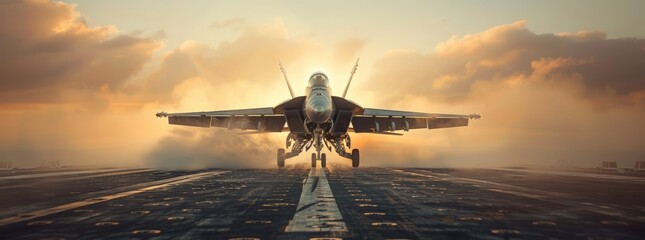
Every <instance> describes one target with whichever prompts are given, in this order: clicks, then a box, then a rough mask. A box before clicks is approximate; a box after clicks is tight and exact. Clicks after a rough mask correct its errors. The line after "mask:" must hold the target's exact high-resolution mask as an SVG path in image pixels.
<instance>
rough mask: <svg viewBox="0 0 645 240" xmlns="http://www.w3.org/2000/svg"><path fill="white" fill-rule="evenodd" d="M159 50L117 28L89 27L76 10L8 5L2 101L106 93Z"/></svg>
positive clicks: (0, 34)
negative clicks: (106, 89) (120, 31)
mask: <svg viewBox="0 0 645 240" xmlns="http://www.w3.org/2000/svg"><path fill="white" fill-rule="evenodd" d="M21 23H25V24H21ZM160 46H161V43H160V42H158V41H156V40H152V39H149V38H145V37H139V36H134V35H126V34H120V33H118V31H117V30H116V29H115V28H114V27H112V26H101V27H95V28H92V27H89V26H87V24H86V23H85V22H84V20H83V19H82V18H81V17H80V14H79V13H78V12H76V11H75V9H74V6H73V5H69V4H65V3H60V2H51V1H35V0H33V1H3V2H2V3H0V52H2V54H1V55H0V83H1V84H0V85H1V86H0V102H31V103H44V102H48V103H51V102H68V101H78V100H81V99H82V98H84V97H87V95H91V94H94V93H97V92H99V91H100V90H101V88H103V89H105V88H109V89H112V90H119V89H121V88H122V87H123V85H124V83H125V82H126V81H127V80H128V79H129V78H130V77H132V76H133V75H134V74H136V73H137V72H138V71H139V70H140V69H141V68H142V66H143V65H144V64H145V63H147V62H148V61H149V60H150V57H151V54H152V53H153V52H154V51H155V50H156V49H158V48H159V47H160ZM72 95H83V96H80V97H71V96H72ZM70 98H72V99H70Z"/></svg>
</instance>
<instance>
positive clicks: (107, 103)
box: [0, 0, 645, 168]
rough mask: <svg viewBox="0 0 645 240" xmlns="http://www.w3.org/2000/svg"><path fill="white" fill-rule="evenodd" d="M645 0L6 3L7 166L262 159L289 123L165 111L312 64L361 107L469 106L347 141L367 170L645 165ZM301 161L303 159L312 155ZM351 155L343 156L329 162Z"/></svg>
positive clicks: (204, 102)
mask: <svg viewBox="0 0 645 240" xmlns="http://www.w3.org/2000/svg"><path fill="white" fill-rule="evenodd" d="M642 9H645V4H644V3H643V2H642V1H619V2H610V1H565V2H562V1H404V2H394V1H369V3H368V2H364V1H349V2H347V1H325V2H303V1H272V2H267V1H191V2H190V3H189V4H188V3H187V2H186V1H121V0H115V1H85V0H77V1H63V2H59V1H46V0H25V1H3V2H2V3H0V52H2V53H3V54H0V83H1V85H0V131H1V132H2V133H3V134H2V136H1V137H0V156H1V157H0V160H1V161H12V162H13V163H14V165H16V166H37V165H38V164H40V163H41V162H42V161H47V160H59V161H61V162H62V163H63V164H68V165H101V166H147V167H161V168H200V167H273V165H274V164H275V159H274V157H275V151H276V149H277V148H279V147H282V145H283V142H284V138H285V137H286V134H285V133H280V134H270V135H261V136H246V135H239V134H237V132H234V131H226V130H218V129H193V128H187V127H181V126H170V125H168V124H167V122H166V120H165V119H156V118H155V117H154V113H156V112H158V111H166V112H183V111H201V110H217V109H235V108H255V107H272V106H275V105H277V104H278V103H280V102H282V101H284V100H286V99H288V98H289V93H288V90H287V88H286V86H285V84H284V81H283V79H282V77H281V75H280V71H279V69H278V67H277V60H278V59H282V61H283V63H284V65H285V67H286V69H287V72H288V75H289V78H290V79H291V82H292V86H293V88H294V91H295V92H296V93H297V94H303V93H304V87H305V83H306V79H307V78H308V76H309V75H310V74H311V73H312V72H314V71H324V72H326V73H327V74H328V76H330V78H331V87H332V89H334V93H336V94H340V91H342V89H343V88H344V85H345V84H346V81H347V78H348V77H349V72H350V71H351V68H352V65H353V62H354V61H355V60H356V58H358V57H360V58H361V60H360V63H359V68H358V72H357V74H356V76H355V77H354V80H353V83H352V87H351V88H350V90H349V92H348V98H350V99H351V100H353V101H356V102H357V103H359V104H360V105H361V106H363V107H374V108H388V109H399V110H411V111H422V112H440V113H460V114H469V113H479V114H481V115H482V116H483V117H482V119H481V120H477V121H471V123H470V126H468V127H465V128H455V129H438V130H431V131H424V130H421V131H413V132H410V133H407V134H406V135H405V136H402V137H396V136H381V135H378V136H373V135H356V134H355V135H354V136H352V140H353V145H355V146H357V147H358V148H360V149H361V155H362V156H363V157H362V164H363V165H368V166H369V165H371V166H401V167H407V166H419V167H433V166H454V167H479V166H487V167H488V166H510V165H549V164H551V165H552V164H555V163H556V162H557V161H562V160H565V161H569V162H573V163H575V164H577V165H581V166H599V165H600V162H601V161H618V162H619V164H620V165H621V166H622V167H630V166H631V165H633V162H634V161H637V160H645V144H644V143H643V142H642V139H643V137H644V136H645V127H643V125H642V124H641V122H642V120H641V119H643V117H645V28H642V25H643V23H645V15H643V14H641V11H640V10H642ZM306 157H307V156H306V154H303V155H302V156H301V157H300V158H299V159H297V160H296V161H302V162H304V161H306V159H307V158H306ZM330 160H332V161H334V160H335V161H338V162H348V161H345V159H342V158H339V157H336V158H335V159H330Z"/></svg>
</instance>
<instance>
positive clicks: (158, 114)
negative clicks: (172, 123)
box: [155, 112, 168, 118]
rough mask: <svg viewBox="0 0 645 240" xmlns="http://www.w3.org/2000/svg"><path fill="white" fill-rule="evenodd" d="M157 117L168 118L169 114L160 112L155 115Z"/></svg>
mask: <svg viewBox="0 0 645 240" xmlns="http://www.w3.org/2000/svg"><path fill="white" fill-rule="evenodd" d="M155 116H157V117H158V118H162V117H168V113H166V112H158V113H157V114H155Z"/></svg>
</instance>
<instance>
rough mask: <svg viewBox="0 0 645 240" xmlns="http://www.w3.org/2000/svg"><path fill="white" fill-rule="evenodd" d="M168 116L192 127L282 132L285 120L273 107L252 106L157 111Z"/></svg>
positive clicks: (169, 120) (172, 121)
mask: <svg viewBox="0 0 645 240" xmlns="http://www.w3.org/2000/svg"><path fill="white" fill-rule="evenodd" d="M157 117H168V123H169V124H175V125H184V126H192V127H204V128H208V127H221V128H228V129H242V130H258V131H260V132H282V130H283V129H284V124H285V122H286V120H285V117H284V114H276V113H274V111H273V108H271V107H267V108H252V109H237V110H224V111H210V112H186V113H165V112H160V113H157Z"/></svg>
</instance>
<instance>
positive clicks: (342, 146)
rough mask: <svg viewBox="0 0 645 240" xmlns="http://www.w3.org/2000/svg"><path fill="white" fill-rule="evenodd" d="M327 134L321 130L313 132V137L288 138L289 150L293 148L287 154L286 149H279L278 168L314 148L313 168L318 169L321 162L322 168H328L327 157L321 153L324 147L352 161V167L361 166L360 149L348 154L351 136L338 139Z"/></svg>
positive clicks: (292, 136)
mask: <svg viewBox="0 0 645 240" xmlns="http://www.w3.org/2000/svg"><path fill="white" fill-rule="evenodd" d="M326 136H329V135H326V134H325V132H323V131H322V130H321V129H320V128H317V129H315V130H313V134H312V135H306V136H304V137H303V136H296V135H292V134H289V136H287V141H286V143H287V144H286V145H287V148H291V152H286V151H285V149H284V148H280V149H278V153H277V160H278V161H277V163H278V167H280V168H281V167H284V162H285V160H287V159H288V158H292V157H295V156H298V155H300V153H301V152H303V150H304V151H307V150H309V148H311V147H314V148H315V150H316V152H315V153H312V154H311V167H312V168H315V167H316V162H317V161H318V160H320V166H321V167H323V168H324V167H327V155H326V154H325V153H321V151H322V150H323V147H324V146H326V147H327V149H329V150H331V149H332V147H333V148H334V150H335V151H336V153H338V155H339V156H341V157H344V158H348V159H350V160H352V167H358V165H359V164H360V153H359V151H358V149H352V152H351V153H349V152H347V148H351V140H350V138H349V135H346V134H345V135H342V136H338V137H326Z"/></svg>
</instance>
